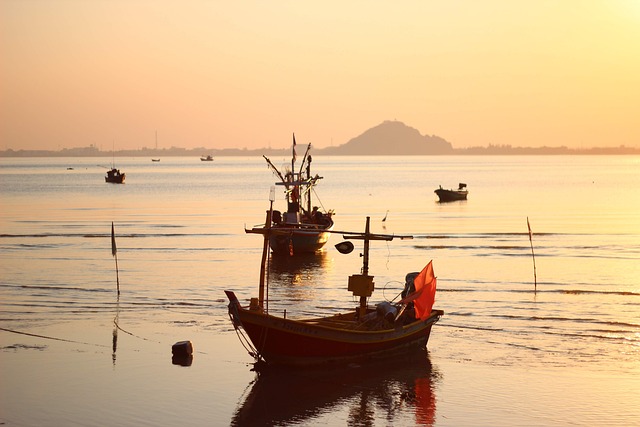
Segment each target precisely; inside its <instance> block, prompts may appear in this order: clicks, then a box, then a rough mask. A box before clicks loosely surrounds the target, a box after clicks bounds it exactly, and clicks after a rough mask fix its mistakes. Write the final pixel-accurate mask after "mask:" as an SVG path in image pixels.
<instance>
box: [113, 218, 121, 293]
mask: <svg viewBox="0 0 640 427" xmlns="http://www.w3.org/2000/svg"><path fill="white" fill-rule="evenodd" d="M111 255H113V256H114V258H115V259H116V287H117V289H118V296H120V277H119V276H120V275H119V273H118V249H117V248H116V234H115V232H114V229H113V221H111Z"/></svg>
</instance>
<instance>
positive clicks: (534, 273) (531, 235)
mask: <svg viewBox="0 0 640 427" xmlns="http://www.w3.org/2000/svg"><path fill="white" fill-rule="evenodd" d="M527 228H528V229H529V243H531V257H532V258H533V291H534V292H537V291H538V278H537V277H536V254H535V253H534V252H533V233H532V232H531V225H530V224H529V217H527Z"/></svg>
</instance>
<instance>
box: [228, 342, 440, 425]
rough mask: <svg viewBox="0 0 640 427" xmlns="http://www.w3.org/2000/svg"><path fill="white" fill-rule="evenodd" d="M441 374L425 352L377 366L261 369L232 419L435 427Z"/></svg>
mask: <svg viewBox="0 0 640 427" xmlns="http://www.w3.org/2000/svg"><path fill="white" fill-rule="evenodd" d="M439 378H440V375H439V373H438V372H437V371H436V370H435V369H434V368H433V367H432V366H431V362H430V361H429V356H428V354H427V352H426V351H422V352H418V353H414V355H412V356H410V357H407V358H402V359H400V360H398V359H394V360H393V361H388V362H384V363H376V364H373V365H362V366H360V365H359V366H349V367H345V368H334V367H331V368H329V369H326V368H324V369H317V370H315V369H314V370H283V369H282V368H281V369H275V370H274V369H270V370H267V371H264V370H263V371H260V372H259V373H257V374H256V378H255V379H254V381H253V382H252V384H251V389H250V390H249V391H248V392H247V395H246V397H245V398H244V400H243V402H241V404H240V406H239V407H238V409H237V410H236V411H235V413H234V415H233V418H232V420H231V425H233V426H255V425H289V424H306V423H309V422H312V421H313V422H317V421H318V420H319V419H320V418H322V419H326V418H327V417H328V421H329V422H337V421H339V420H340V421H342V420H343V419H342V418H346V421H347V424H348V425H360V426H368V425H376V424H378V422H377V421H380V420H385V422H392V423H393V422H394V421H396V422H398V423H399V424H407V423H409V424H412V425H418V426H433V425H434V424H435V415H436V393H435V384H436V383H437V382H438V381H439Z"/></svg>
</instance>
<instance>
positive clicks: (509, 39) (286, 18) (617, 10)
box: [0, 0, 640, 150]
mask: <svg viewBox="0 0 640 427" xmlns="http://www.w3.org/2000/svg"><path fill="white" fill-rule="evenodd" d="M385 120H398V121H401V122H403V123H405V124H406V125H408V126H411V127H413V128H415V129H417V130H418V131H419V132H420V133H421V134H423V135H437V136H439V137H442V138H444V139H446V140H447V141H449V142H450V143H451V144H452V145H453V147H454V148H465V147H473V146H487V145H489V144H494V145H512V146H517V147H520V146H522V147H539V146H554V147H555V146H567V147H571V148H590V147H618V146H620V145H625V146H627V147H636V148H640V1H637V0H599V1H596V0H564V1H557V0H536V1H525V0H449V1H439V0H438V1H435V0H406V1H399V2H390V1H377V0H368V1H361V0H350V1H333V0H324V1H251V0H247V1H204V0H202V1H200V0H199V1H195V0H181V1H173V0H172V1H164V0H126V1H125V0H109V1H107V0H90V1H85V0H60V1H53V0H39V1H36V0H2V1H0V149H2V150H6V149H14V150H19V149H25V150H34V149H47V150H57V149H61V148H74V147H86V146H89V145H91V144H93V145H95V146H97V147H99V148H101V149H103V150H111V149H112V148H115V149H117V150H119V149H138V148H142V147H148V148H153V147H155V144H156V133H157V144H158V147H159V148H169V147H173V146H175V147H184V148H198V147H206V148H216V149H223V148H247V149H254V148H265V147H271V148H285V147H289V146H290V144H291V135H292V133H293V132H295V134H296V140H297V142H298V143H304V144H306V143H308V142H311V143H312V144H313V146H315V147H317V148H325V147H329V146H338V145H341V144H344V143H346V142H348V141H349V140H350V139H351V138H354V137H356V136H358V135H360V134H362V133H363V132H365V131H366V130H367V129H369V128H372V127H374V126H377V125H378V124H380V123H382V122H383V121H385Z"/></svg>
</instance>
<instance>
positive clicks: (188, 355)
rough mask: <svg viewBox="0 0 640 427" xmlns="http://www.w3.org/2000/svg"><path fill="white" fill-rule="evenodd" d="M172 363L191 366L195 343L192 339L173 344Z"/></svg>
mask: <svg viewBox="0 0 640 427" xmlns="http://www.w3.org/2000/svg"><path fill="white" fill-rule="evenodd" d="M171 353H172V354H173V357H172V358H171V363H173V364H174V365H180V366H191V363H193V344H191V341H179V342H177V343H175V344H174V345H173V346H171Z"/></svg>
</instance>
